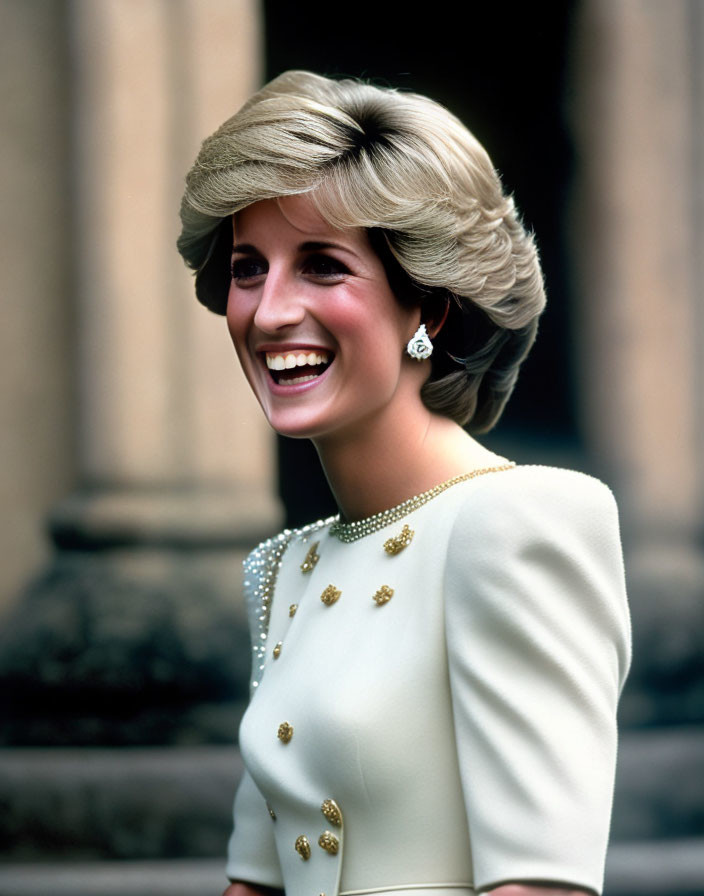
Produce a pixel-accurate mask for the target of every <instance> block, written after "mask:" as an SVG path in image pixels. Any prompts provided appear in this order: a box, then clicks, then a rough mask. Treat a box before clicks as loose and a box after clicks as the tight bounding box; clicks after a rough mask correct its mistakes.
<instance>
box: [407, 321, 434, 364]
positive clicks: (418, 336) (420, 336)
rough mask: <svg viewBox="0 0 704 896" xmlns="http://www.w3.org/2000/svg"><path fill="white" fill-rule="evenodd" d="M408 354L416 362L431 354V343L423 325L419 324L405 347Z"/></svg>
mask: <svg viewBox="0 0 704 896" xmlns="http://www.w3.org/2000/svg"><path fill="white" fill-rule="evenodd" d="M406 351H407V352H408V354H409V355H410V356H411V357H412V358H415V359H416V361H423V360H425V358H429V357H430V356H431V355H432V353H433V343H432V342H431V341H430V336H428V333H427V330H426V329H425V324H421V325H420V326H419V327H418V329H417V330H416V331H415V333H414V334H413V336H412V337H411V339H410V341H409V343H408V345H407V346H406Z"/></svg>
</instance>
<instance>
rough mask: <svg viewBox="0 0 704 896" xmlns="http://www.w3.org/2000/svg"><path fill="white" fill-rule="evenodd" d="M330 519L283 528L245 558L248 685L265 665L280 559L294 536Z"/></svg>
mask: <svg viewBox="0 0 704 896" xmlns="http://www.w3.org/2000/svg"><path fill="white" fill-rule="evenodd" d="M332 519H333V518H332V517H331V518H330V519H327V520H317V522H315V523H311V524H309V525H308V526H303V527H301V528H300V529H284V531H283V532H280V533H279V534H278V535H276V536H274V537H273V538H267V540H266V541H263V542H262V543H261V544H260V545H259V546H258V547H256V548H255V549H254V550H253V551H252V552H251V553H250V554H248V556H247V557H246V559H245V561H244V583H243V591H244V600H245V606H246V609H247V616H248V618H249V630H250V631H251V632H252V654H253V655H252V675H251V679H250V687H251V688H252V690H256V688H257V687H258V686H259V682H260V681H261V678H262V675H263V674H264V667H265V665H266V644H267V637H268V633H269V617H270V616H271V599H272V597H273V595H274V588H275V587H276V579H277V577H278V575H279V569H280V568H281V561H282V559H283V556H284V552H285V551H286V548H287V547H288V544H289V542H290V541H291V539H292V538H293V537H294V536H297V537H300V538H303V539H304V540H307V539H308V537H309V536H310V535H312V534H313V533H314V532H317V531H318V530H319V529H321V528H323V527H324V526H327V525H328V524H329V523H330V522H331V520H332Z"/></svg>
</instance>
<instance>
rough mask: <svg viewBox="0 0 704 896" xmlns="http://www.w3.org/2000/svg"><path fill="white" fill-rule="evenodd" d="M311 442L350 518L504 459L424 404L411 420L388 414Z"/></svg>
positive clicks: (337, 497)
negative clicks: (371, 423) (374, 422)
mask: <svg viewBox="0 0 704 896" xmlns="http://www.w3.org/2000/svg"><path fill="white" fill-rule="evenodd" d="M315 446H316V448H317V450H318V454H319V456H320V461H321V463H322V466H323V469H324V471H325V475H326V477H327V480H328V483H329V485H330V488H331V490H332V492H333V495H334V496H335V500H336V501H337V504H338V507H339V508H340V514H341V516H342V518H343V519H345V520H350V521H351V520H358V519H364V518H365V517H367V516H371V515H372V514H374V513H378V512H379V511H381V510H386V509H387V508H389V507H394V506H395V505H397V504H400V503H401V502H402V501H405V500H406V499H407V498H410V497H412V496H413V495H417V494H420V493H421V492H424V491H427V490H428V489H430V488H432V487H433V486H435V485H437V484H438V483H440V482H444V481H445V480H447V479H451V478H452V477H454V476H458V475H460V474H462V473H467V472H469V471H471V470H473V469H478V468H481V467H484V466H491V465H493V464H495V463H500V462H501V460H503V459H502V458H497V456H496V455H494V454H493V453H492V452H490V451H488V450H487V449H485V448H483V447H482V446H481V445H480V444H479V443H478V442H476V441H475V440H474V439H473V438H472V437H471V436H469V435H468V434H467V433H466V432H465V431H464V430H463V429H462V428H461V427H460V426H459V425H458V424H456V423H454V422H453V421H452V420H450V419H448V418H446V417H440V416H437V415H435V414H432V413H430V412H429V411H427V410H426V409H425V408H423V412H422V413H419V414H416V415H413V416H412V417H411V418H410V419H409V417H408V416H407V415H404V418H403V419H402V420H395V419H394V418H393V417H390V418H387V419H386V420H385V421H384V422H383V424H381V425H376V426H375V427H368V428H365V427H357V428H355V430H354V431H353V432H351V433H349V434H346V435H344V436H341V435H336V436H335V438H332V439H329V440H315Z"/></svg>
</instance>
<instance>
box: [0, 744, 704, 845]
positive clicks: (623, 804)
mask: <svg viewBox="0 0 704 896" xmlns="http://www.w3.org/2000/svg"><path fill="white" fill-rule="evenodd" d="M240 773H241V760H240V758H239V754H238V752H237V749H236V747H233V746H227V747H218V746H213V747H190V748H187V747H178V748H175V747H169V748H133V747H123V748H119V749H88V748H82V749H64V748H42V749H5V750H0V843H2V844H3V855H4V857H5V860H6V861H7V860H12V861H34V860H42V861H46V860H51V859H63V860H66V859H70V858H74V857H75V858H80V859H85V860H89V859H92V860H97V859H104V860H107V859H125V860H126V859H130V860H134V859H144V860H147V859H166V858H175V859H176V858H206V857H216V856H221V855H223V854H224V850H225V845H226V842H227V838H228V836H229V832H230V819H231V806H232V797H233V794H234V790H235V787H236V784H237V781H238V780H239V776H240ZM675 837H678V838H687V837H704V729H702V728H684V729H668V730H666V731H665V730H663V731H645V732H637V733H636V732H632V733H627V734H626V735H624V736H623V738H622V741H621V752H620V762H619V772H618V779H617V787H616V798H615V804H614V817H613V825H612V839H613V841H614V842H619V841H624V842H631V841H647V840H661V839H662V840H666V839H670V838H675Z"/></svg>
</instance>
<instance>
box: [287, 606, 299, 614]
mask: <svg viewBox="0 0 704 896" xmlns="http://www.w3.org/2000/svg"><path fill="white" fill-rule="evenodd" d="M297 609H298V604H291V606H290V607H289V608H288V615H289V616H295V615H296V610H297Z"/></svg>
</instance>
